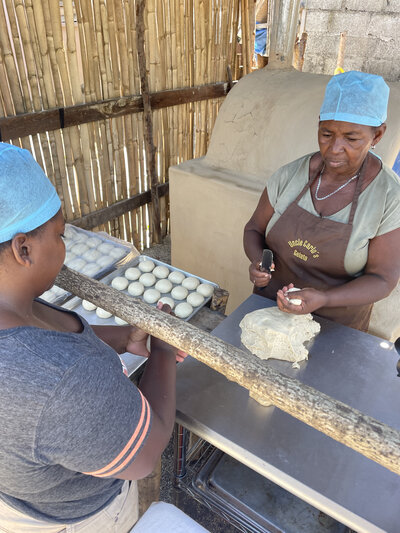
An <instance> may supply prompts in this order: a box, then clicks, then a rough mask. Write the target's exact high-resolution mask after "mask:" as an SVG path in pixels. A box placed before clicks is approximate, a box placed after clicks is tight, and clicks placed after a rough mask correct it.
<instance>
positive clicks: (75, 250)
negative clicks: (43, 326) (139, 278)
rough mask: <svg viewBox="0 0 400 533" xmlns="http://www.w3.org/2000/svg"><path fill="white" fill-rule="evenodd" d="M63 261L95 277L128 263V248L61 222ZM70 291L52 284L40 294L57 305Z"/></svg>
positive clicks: (98, 234)
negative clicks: (63, 224)
mask: <svg viewBox="0 0 400 533" xmlns="http://www.w3.org/2000/svg"><path fill="white" fill-rule="evenodd" d="M64 236H65V239H64V242H65V261H64V263H65V264H66V265H67V267H69V268H72V269H73V270H76V271H77V272H80V273H81V274H85V275H86V276H89V277H90V278H95V279H99V278H101V277H102V276H104V274H106V273H107V272H108V271H109V270H111V269H113V268H118V266H120V265H121V264H123V263H125V262H129V261H131V260H132V257H133V256H134V254H133V252H132V248H130V247H129V246H125V245H123V244H119V243H116V242H115V241H112V240H109V239H107V234H106V233H105V234H102V233H94V232H92V231H87V230H84V229H81V228H78V227H75V226H72V225H71V224H66V225H65V233H64ZM70 295H71V294H70V293H69V292H67V291H65V290H63V289H61V288H60V287H57V286H56V285H54V286H53V287H52V288H51V289H50V290H48V291H46V292H45V293H43V294H42V295H41V296H40V297H41V298H42V299H44V300H46V301H47V302H51V303H55V304H61V303H62V302H64V301H65V300H66V299H67V298H68V297H69V296H70Z"/></svg>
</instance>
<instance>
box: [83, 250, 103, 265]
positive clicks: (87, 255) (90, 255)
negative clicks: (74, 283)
mask: <svg viewBox="0 0 400 533" xmlns="http://www.w3.org/2000/svg"><path fill="white" fill-rule="evenodd" d="M99 257H101V252H99V251H98V250H93V248H89V250H86V252H84V253H83V254H82V259H85V261H88V262H89V263H91V262H93V261H97V259H99Z"/></svg>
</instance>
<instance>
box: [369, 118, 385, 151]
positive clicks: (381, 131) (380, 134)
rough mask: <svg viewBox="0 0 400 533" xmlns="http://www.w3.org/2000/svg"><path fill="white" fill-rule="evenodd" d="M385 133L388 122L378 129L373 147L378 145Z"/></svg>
mask: <svg viewBox="0 0 400 533" xmlns="http://www.w3.org/2000/svg"><path fill="white" fill-rule="evenodd" d="M385 131H386V122H384V123H383V124H381V125H380V126H378V127H377V128H376V130H375V135H374V139H373V141H372V146H375V145H376V144H378V142H379V141H380V140H381V139H382V137H383V134H384V133H385Z"/></svg>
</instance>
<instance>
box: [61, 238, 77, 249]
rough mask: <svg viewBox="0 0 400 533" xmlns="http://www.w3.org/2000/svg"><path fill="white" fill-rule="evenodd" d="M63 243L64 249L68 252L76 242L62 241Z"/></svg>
mask: <svg viewBox="0 0 400 533" xmlns="http://www.w3.org/2000/svg"><path fill="white" fill-rule="evenodd" d="M64 242H65V249H66V250H67V251H68V250H71V248H72V247H73V246H75V244H76V242H75V241H72V240H71V241H69V240H66V241H64Z"/></svg>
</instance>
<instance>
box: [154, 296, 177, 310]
mask: <svg viewBox="0 0 400 533" xmlns="http://www.w3.org/2000/svg"><path fill="white" fill-rule="evenodd" d="M158 302H161V303H162V304H168V305H169V306H170V308H171V309H173V308H174V307H175V302H174V300H173V299H172V298H169V297H168V296H163V297H162V298H160V299H159V300H158ZM158 302H157V303H158Z"/></svg>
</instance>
